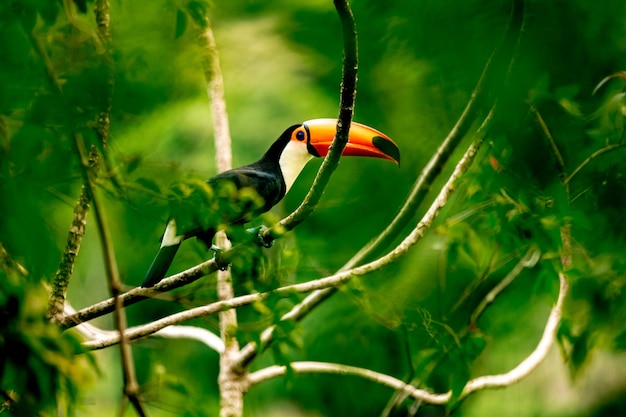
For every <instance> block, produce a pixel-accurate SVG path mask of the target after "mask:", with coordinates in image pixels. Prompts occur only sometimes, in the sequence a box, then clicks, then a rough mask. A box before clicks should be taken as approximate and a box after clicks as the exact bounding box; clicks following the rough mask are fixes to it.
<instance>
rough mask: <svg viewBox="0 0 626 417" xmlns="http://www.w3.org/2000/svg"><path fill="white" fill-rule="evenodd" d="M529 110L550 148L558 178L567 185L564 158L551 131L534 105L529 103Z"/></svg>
mask: <svg viewBox="0 0 626 417" xmlns="http://www.w3.org/2000/svg"><path fill="white" fill-rule="evenodd" d="M530 111H531V113H532V114H533V115H534V116H535V121H536V122H537V126H538V127H539V130H540V131H541V133H542V136H543V138H544V139H545V141H546V143H547V144H548V149H549V150H550V155H551V156H552V159H553V161H554V165H555V166H556V170H557V171H558V173H559V178H561V182H562V183H563V184H564V185H566V186H567V181H566V177H567V170H566V169H565V160H564V159H563V156H562V155H561V152H560V151H559V147H558V146H557V145H556V142H555V140H554V137H552V133H550V129H549V128H548V125H547V124H546V122H545V120H543V117H542V116H541V113H539V111H538V110H537V108H536V107H535V106H533V105H532V104H531V105H530Z"/></svg>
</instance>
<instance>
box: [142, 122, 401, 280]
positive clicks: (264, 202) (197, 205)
mask: <svg viewBox="0 0 626 417" xmlns="http://www.w3.org/2000/svg"><path fill="white" fill-rule="evenodd" d="M336 126H337V120H336V119H313V120H309V121H306V122H304V123H301V124H296V125H293V126H291V127H289V128H287V129H286V130H285V131H284V132H283V133H282V134H281V135H280V136H279V137H278V139H276V141H275V142H274V143H273V144H272V145H271V146H270V148H269V149H268V151H267V152H265V154H264V155H263V156H262V157H261V159H259V160H258V161H256V162H254V163H252V164H249V165H244V166H242V167H239V168H234V169H231V170H228V171H224V172H222V173H220V174H218V175H216V176H214V177H212V178H209V179H208V180H207V181H206V182H204V181H197V182H195V183H184V184H178V185H177V186H175V187H174V188H173V192H172V195H173V198H171V199H170V211H171V213H170V218H169V220H168V222H167V225H166V227H165V232H164V233H163V237H162V238H161V248H160V249H159V252H158V253H157V255H156V257H155V258H154V261H153V262H152V265H151V266H150V268H149V269H148V272H147V273H146V276H145V278H144V281H143V283H142V285H141V286H142V287H152V286H154V285H156V284H157V283H158V282H159V281H161V279H163V277H164V276H165V274H166V272H167V270H168V268H169V266H170V264H171V263H172V261H173V260H174V256H175V255H176V252H177V251H178V248H179V247H180V245H181V243H182V242H183V241H184V240H186V239H189V238H191V237H196V238H198V239H200V240H201V241H203V242H204V243H205V244H206V245H207V246H208V247H209V248H211V247H214V246H212V241H213V237H214V235H215V233H216V232H217V231H218V230H223V229H226V228H228V227H229V226H232V225H241V224H244V223H247V222H248V221H250V220H252V219H253V218H254V217H256V216H258V215H260V214H262V213H265V212H267V211H269V210H270V209H271V208H272V207H273V206H275V205H276V204H277V203H278V202H279V201H280V200H281V199H282V198H283V197H284V196H285V194H286V193H287V191H289V189H290V188H291V186H292V185H293V183H294V181H295V180H296V178H297V177H298V175H299V174H300V172H301V171H302V169H303V168H304V166H305V165H306V164H307V162H309V161H310V160H311V159H313V158H314V157H322V158H323V157H325V156H326V155H327V154H328V151H329V148H330V145H331V143H332V141H333V139H334V137H335V133H336ZM342 155H345V156H363V157H372V158H382V159H386V160H389V161H393V162H395V163H397V164H399V163H400V151H399V149H398V146H397V145H396V144H395V143H394V142H393V141H392V140H391V139H390V138H389V137H387V136H386V135H385V134H383V133H381V132H379V131H378V130H376V129H373V128H371V127H369V126H365V125H362V124H360V123H356V122H353V123H351V125H350V132H349V135H348V143H347V144H346V146H345V148H344V150H343V154H342Z"/></svg>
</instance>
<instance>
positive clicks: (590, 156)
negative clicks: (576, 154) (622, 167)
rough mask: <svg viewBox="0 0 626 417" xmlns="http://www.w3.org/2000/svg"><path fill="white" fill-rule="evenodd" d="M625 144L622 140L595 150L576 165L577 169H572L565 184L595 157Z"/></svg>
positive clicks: (564, 181)
mask: <svg viewBox="0 0 626 417" xmlns="http://www.w3.org/2000/svg"><path fill="white" fill-rule="evenodd" d="M624 146H626V142H621V143H615V144H613V145H607V146H605V147H604V148H601V149H598V150H597V151H595V152H594V153H592V154H591V155H589V156H588V157H587V158H585V160H584V161H582V162H581V163H580V165H578V166H577V167H576V169H574V171H572V173H571V174H569V175H568V176H567V177H566V178H565V179H564V180H563V184H565V185H567V184H569V182H570V181H571V180H572V178H574V177H575V176H576V174H578V173H579V172H580V170H581V169H583V168H584V167H585V166H587V164H588V163H589V162H591V161H593V160H594V159H596V158H597V157H599V156H601V155H604V154H605V153H608V152H611V151H614V150H617V149H619V148H623V147H624Z"/></svg>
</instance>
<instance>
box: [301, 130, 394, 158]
mask: <svg viewBox="0 0 626 417" xmlns="http://www.w3.org/2000/svg"><path fill="white" fill-rule="evenodd" d="M302 126H303V127H304V129H305V130H306V131H307V136H308V138H309V142H308V145H309V151H310V152H311V153H312V154H313V153H314V152H313V150H314V151H315V153H316V154H317V155H316V156H321V157H325V156H326V155H327V154H328V149H329V148H330V145H331V143H332V142H333V139H334V138H335V133H336V131H337V119H313V120H308V121H306V122H304V123H303V124H302ZM311 147H312V148H313V149H311ZM343 155H344V156H366V157H370V158H382V159H387V160H389V161H393V162H395V163H396V164H399V163H400V150H399V149H398V145H396V144H395V143H394V141H392V140H391V139H390V138H389V137H388V136H387V135H385V134H384V133H382V132H379V131H378V130H376V129H374V128H371V127H369V126H365V125H362V124H360V123H355V122H352V123H351V124H350V134H349V135H348V143H347V144H346V147H345V148H344V150H343Z"/></svg>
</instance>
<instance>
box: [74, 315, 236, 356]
mask: <svg viewBox="0 0 626 417" xmlns="http://www.w3.org/2000/svg"><path fill="white" fill-rule="evenodd" d="M65 308H66V309H67V310H69V309H70V307H69V306H68V305H66V306H65ZM76 331H77V332H79V333H80V334H81V335H82V336H83V337H84V338H85V339H86V340H89V341H91V342H97V341H98V340H100V339H106V338H110V337H112V336H113V337H114V336H116V334H117V333H118V332H117V331H114V330H103V329H101V328H99V327H96V326H94V325H93V324H90V323H81V324H79V325H78V326H76ZM151 336H152V337H162V338H164V339H186V340H195V341H197V342H200V343H202V344H204V345H205V346H207V347H208V348H209V349H211V350H214V351H215V352H217V353H222V352H223V351H224V343H223V342H222V339H220V338H219V336H216V335H215V334H213V333H211V332H210V331H209V330H207V329H205V328H203V327H196V326H168V327H165V328H163V329H161V330H159V331H158V332H156V333H153V334H152V335H151Z"/></svg>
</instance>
